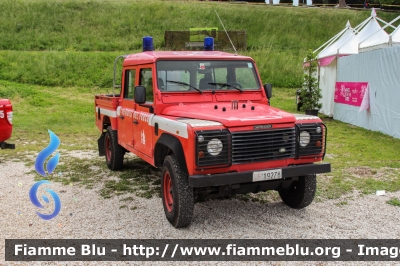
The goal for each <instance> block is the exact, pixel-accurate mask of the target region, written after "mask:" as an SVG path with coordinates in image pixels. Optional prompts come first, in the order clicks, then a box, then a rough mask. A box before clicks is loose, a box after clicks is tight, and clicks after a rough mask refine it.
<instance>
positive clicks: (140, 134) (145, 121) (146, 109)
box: [133, 65, 154, 158]
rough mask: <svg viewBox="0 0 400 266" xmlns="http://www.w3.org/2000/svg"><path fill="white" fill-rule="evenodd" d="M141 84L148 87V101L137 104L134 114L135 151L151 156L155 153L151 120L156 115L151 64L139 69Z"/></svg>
mask: <svg viewBox="0 0 400 266" xmlns="http://www.w3.org/2000/svg"><path fill="white" fill-rule="evenodd" d="M138 71H139V76H138V78H139V85H141V86H144V87H146V103H144V104H140V105H139V104H136V109H135V114H134V116H133V132H134V133H133V134H134V137H133V138H134V148H135V153H137V152H140V153H141V154H144V155H146V156H148V157H150V158H153V157H154V154H153V151H154V149H153V137H154V129H153V127H151V126H150V125H149V121H150V119H151V117H152V116H154V102H153V99H154V92H153V88H154V86H153V85H154V84H153V82H154V78H153V71H152V67H151V65H149V66H148V67H146V66H143V67H141V68H140V69H139V70H138Z"/></svg>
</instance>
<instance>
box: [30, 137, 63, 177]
mask: <svg viewBox="0 0 400 266" xmlns="http://www.w3.org/2000/svg"><path fill="white" fill-rule="evenodd" d="M49 134H50V143H49V145H48V146H47V147H46V148H44V149H43V150H42V151H41V152H39V154H38V156H37V157H36V161H35V170H36V172H38V174H40V175H42V176H44V177H46V176H47V175H46V172H45V171H44V162H45V161H46V159H47V158H48V157H49V156H50V155H51V154H52V153H53V152H54V151H55V150H56V149H57V148H58V146H60V139H59V138H58V137H57V135H56V134H54V133H53V132H52V131H51V130H49ZM59 158H60V153H58V152H57V153H56V155H54V157H52V158H50V159H49V161H48V162H47V167H46V168H47V172H48V173H49V174H51V173H52V172H53V171H54V169H55V168H56V166H57V164H58V160H59Z"/></svg>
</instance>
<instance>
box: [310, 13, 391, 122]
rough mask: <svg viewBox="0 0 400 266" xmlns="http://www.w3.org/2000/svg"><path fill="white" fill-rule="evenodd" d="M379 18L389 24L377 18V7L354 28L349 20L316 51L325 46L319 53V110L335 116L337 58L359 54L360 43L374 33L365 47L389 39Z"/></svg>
mask: <svg viewBox="0 0 400 266" xmlns="http://www.w3.org/2000/svg"><path fill="white" fill-rule="evenodd" d="M377 20H379V21H381V22H383V23H384V24H388V23H386V22H385V21H383V20H381V19H379V18H377V17H376V12H375V9H372V11H371V16H370V17H369V18H367V19H366V20H364V21H363V22H361V23H360V24H359V25H358V26H357V27H355V28H354V29H353V28H351V26H350V23H349V22H347V24H346V28H345V29H343V30H342V31H341V32H339V33H338V34H336V35H335V36H334V37H333V38H331V39H330V40H329V41H328V42H326V43H325V44H323V45H322V46H321V47H320V48H318V49H317V50H316V51H314V52H317V51H318V50H320V49H321V48H322V47H325V48H324V49H322V50H321V52H319V54H318V55H317V58H318V62H319V73H318V75H319V82H320V88H321V93H322V98H321V101H320V103H322V108H321V109H320V110H319V112H320V113H323V114H325V115H328V116H331V117H332V116H333V109H334V92H335V83H336V72H337V58H339V57H342V56H347V55H352V54H358V51H359V44H360V43H361V42H363V41H365V40H367V39H368V38H369V37H370V36H372V35H376V37H377V38H376V39H374V41H370V42H366V46H365V47H367V44H368V45H377V43H379V40H380V38H383V39H384V41H387V42H388V41H389V35H388V34H387V33H386V32H385V31H383V30H381V29H382V28H381V26H380V25H379V23H378V21H377Z"/></svg>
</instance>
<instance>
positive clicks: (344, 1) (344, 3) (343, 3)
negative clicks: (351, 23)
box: [339, 0, 347, 7]
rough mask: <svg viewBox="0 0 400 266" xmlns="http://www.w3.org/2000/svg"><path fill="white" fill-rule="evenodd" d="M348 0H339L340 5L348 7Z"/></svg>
mask: <svg viewBox="0 0 400 266" xmlns="http://www.w3.org/2000/svg"><path fill="white" fill-rule="evenodd" d="M346 6H347V4H346V0H339V7H346Z"/></svg>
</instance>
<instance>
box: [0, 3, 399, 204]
mask: <svg viewBox="0 0 400 266" xmlns="http://www.w3.org/2000/svg"><path fill="white" fill-rule="evenodd" d="M0 8H1V9H2V10H3V11H4V12H3V13H4V14H5V15H4V16H2V17H1V18H0V31H1V33H2V38H1V39H0V48H1V49H3V50H2V51H0V69H1V70H0V97H5V98H10V99H11V100H12V102H13V108H14V118H13V122H14V132H13V137H12V139H11V140H10V142H12V143H15V144H16V147H17V148H16V150H2V151H1V152H0V159H1V160H9V158H14V159H15V160H23V161H24V162H26V163H27V164H28V165H30V166H32V169H33V159H32V158H34V156H35V155H36V154H37V153H38V152H39V151H40V150H42V149H43V148H44V147H45V146H46V145H47V143H48V133H47V130H48V129H50V130H52V131H53V132H55V133H56V134H57V135H58V136H59V137H60V139H61V141H62V144H61V147H60V149H61V150H62V154H63V153H64V154H65V156H64V157H61V159H60V160H61V162H62V163H61V164H60V165H59V166H58V167H57V171H60V172H63V173H64V175H63V176H61V177H60V176H57V175H55V176H54V177H53V178H54V179H55V180H59V181H61V182H64V183H65V184H68V183H69V182H74V183H81V184H82V185H85V186H87V187H89V188H90V187H93V184H99V183H102V184H103V189H102V192H101V193H102V195H103V196H104V197H109V196H111V195H113V194H114V193H124V192H134V193H136V194H137V195H140V196H144V197H151V196H152V195H154V194H157V193H158V192H157V191H159V171H158V170H157V169H153V168H152V167H149V166H147V165H146V164H144V163H143V162H142V161H140V160H137V159H133V158H131V157H130V159H129V160H128V161H127V162H126V165H127V166H126V168H125V169H124V170H123V171H120V172H116V173H111V172H110V171H109V170H108V169H106V166H105V163H104V159H103V158H98V157H97V156H93V158H90V159H85V160H80V159H77V158H73V157H68V156H67V154H68V151H71V150H84V151H95V150H96V148H97V142H96V141H97V138H98V136H99V132H98V131H97V128H96V127H95V125H94V117H95V114H94V106H93V101H94V97H93V96H94V94H98V93H105V92H109V91H111V89H110V88H111V84H112V65H113V60H114V58H115V57H116V56H117V55H120V54H124V53H126V52H133V51H135V50H137V49H139V46H140V42H141V41H140V40H141V37H142V36H144V35H153V36H154V39H155V44H156V46H157V47H158V48H162V45H163V34H164V30H187V29H188V28H189V27H209V26H215V25H218V26H219V21H218V19H217V18H216V16H215V15H214V11H213V9H214V8H215V9H216V10H217V11H218V13H219V15H220V16H221V18H222V19H223V21H224V23H225V26H226V27H227V28H228V29H238V30H239V29H246V31H247V36H248V42H247V43H248V51H246V52H243V51H242V52H241V53H242V54H246V55H250V56H252V57H253V58H254V59H255V60H256V61H257V65H258V67H259V70H260V72H261V76H262V79H263V82H264V83H266V82H271V83H272V84H273V86H274V92H273V94H274V97H273V99H272V105H273V106H276V107H280V108H282V109H284V110H287V111H289V112H296V110H295V91H296V88H297V87H299V80H301V74H302V68H301V62H302V58H303V57H304V55H305V53H306V51H307V50H308V49H310V48H314V49H315V48H317V47H318V46H319V45H321V44H322V43H323V42H325V41H326V40H327V39H329V38H330V37H331V36H333V35H334V34H336V33H337V32H338V31H340V30H341V29H342V28H343V27H344V25H345V23H346V21H347V19H350V21H351V23H352V25H353V26H354V25H356V24H357V23H359V22H361V21H362V20H363V19H365V18H367V17H368V16H369V12H370V11H352V10H339V9H322V8H320V9H317V8H313V9H311V8H284V7H272V6H264V5H234V4H228V3H217V2H215V3H211V2H197V1H196V2H195V1H100V0H99V1H61V0H58V1H49V0H35V1H28V2H23V1H12V0H8V1H0ZM165 10H167V11H168V12H165ZM397 15H398V14H397V13H383V12H378V16H379V17H382V18H384V19H385V20H387V21H389V20H391V19H392V18H393V17H396V16H397ZM139 22H140V23H139ZM323 120H324V123H325V124H326V125H327V126H328V146H327V155H326V159H325V160H326V161H327V162H330V163H332V173H329V174H327V175H321V176H320V177H319V187H318V194H317V198H318V199H329V198H338V197H341V196H344V197H346V195H351V192H352V191H354V190H357V191H360V192H361V193H373V192H374V191H375V190H387V191H396V190H400V170H399V169H400V158H399V155H398V154H399V152H398V151H399V150H400V140H399V139H394V138H392V137H389V136H386V135H384V134H381V133H378V132H371V131H368V130H364V129H361V128H357V127H355V126H352V125H348V124H345V123H342V122H339V121H335V120H332V119H330V118H323ZM112 175H116V176H117V178H116V179H113V180H108V179H104V176H112ZM243 199H252V200H261V201H263V200H265V198H264V195H259V196H256V197H255V196H249V197H247V198H246V197H244V198H243ZM343 202H345V200H344V201H343ZM390 204H394V205H395V204H398V201H396V199H394V200H392V201H391V203H390Z"/></svg>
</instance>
